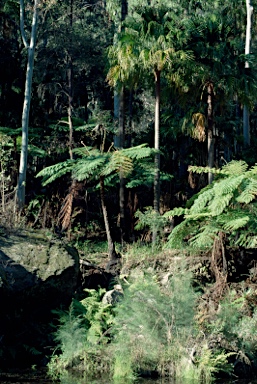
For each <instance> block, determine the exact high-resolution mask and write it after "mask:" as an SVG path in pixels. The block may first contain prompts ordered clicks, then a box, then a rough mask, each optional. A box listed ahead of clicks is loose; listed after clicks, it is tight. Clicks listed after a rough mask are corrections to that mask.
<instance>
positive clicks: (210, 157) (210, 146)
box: [207, 82, 215, 184]
mask: <svg viewBox="0 0 257 384" xmlns="http://www.w3.org/2000/svg"><path fill="white" fill-rule="evenodd" d="M207 92H208V96H207V122H208V136H207V147H208V167H210V168H213V167H214V153H215V148H214V144H215V139H214V121H213V98H214V92H213V83H211V82H210V83H209V84H208V87H207ZM212 181H213V174H212V173H211V172H209V173H208V184H211V183H212Z"/></svg>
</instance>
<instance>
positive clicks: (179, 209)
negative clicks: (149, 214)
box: [163, 207, 188, 218]
mask: <svg viewBox="0 0 257 384" xmlns="http://www.w3.org/2000/svg"><path fill="white" fill-rule="evenodd" d="M187 212H188V209H186V208H182V207H177V208H174V209H172V210H171V211H168V212H165V213H164V215H163V216H164V217H167V218H172V217H174V216H182V215H184V214H186V213H187Z"/></svg>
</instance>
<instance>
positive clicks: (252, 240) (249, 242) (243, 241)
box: [235, 232, 257, 249]
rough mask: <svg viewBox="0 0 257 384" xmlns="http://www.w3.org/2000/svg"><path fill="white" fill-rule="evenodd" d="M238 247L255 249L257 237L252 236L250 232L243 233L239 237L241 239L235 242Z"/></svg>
mask: <svg viewBox="0 0 257 384" xmlns="http://www.w3.org/2000/svg"><path fill="white" fill-rule="evenodd" d="M235 244H236V245H239V246H240V247H244V248H248V249H254V248H256V247H257V235H251V234H249V233H248V232H242V233H240V235H239V238H238V239H237V241H236V242H235Z"/></svg>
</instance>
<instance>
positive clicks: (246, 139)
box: [243, 0, 253, 146]
mask: <svg viewBox="0 0 257 384" xmlns="http://www.w3.org/2000/svg"><path fill="white" fill-rule="evenodd" d="M246 11H247V22H246V34H245V54H246V55H249V54H250V49H251V27H252V14H253V7H252V5H251V0H246ZM249 68H250V65H249V62H248V60H246V62H245V73H246V74H247V72H248V71H249ZM243 135H244V145H245V146H248V145H250V117H249V107H248V105H244V110H243Z"/></svg>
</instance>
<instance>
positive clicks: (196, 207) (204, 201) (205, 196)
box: [189, 188, 214, 214]
mask: <svg viewBox="0 0 257 384" xmlns="http://www.w3.org/2000/svg"><path fill="white" fill-rule="evenodd" d="M213 198H214V190H213V188H208V189H206V190H205V191H203V193H201V194H199V195H198V197H197V199H196V200H195V201H194V203H193V205H192V207H191V208H190V212H189V213H190V214H198V213H201V211H202V210H203V209H205V208H206V206H207V205H208V203H209V202H210V201H212V200H213Z"/></svg>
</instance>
